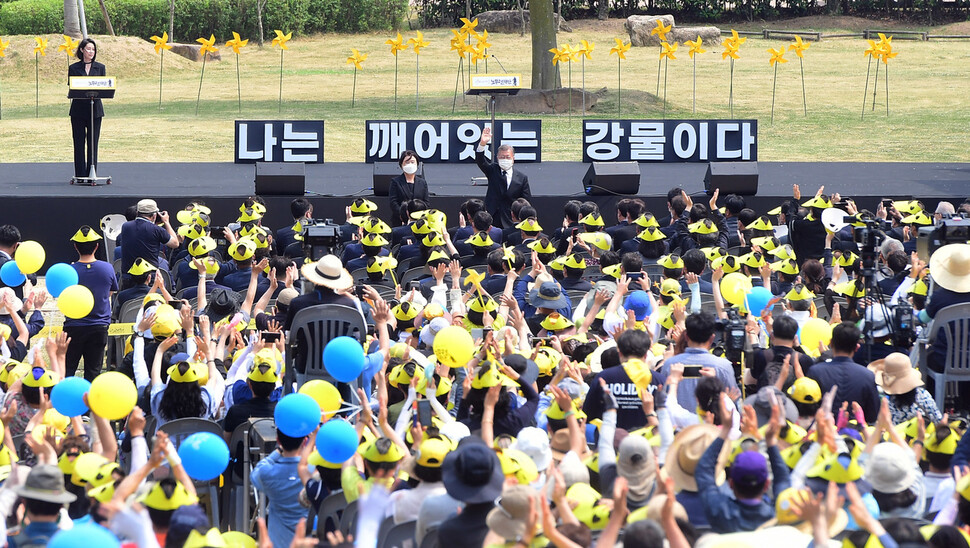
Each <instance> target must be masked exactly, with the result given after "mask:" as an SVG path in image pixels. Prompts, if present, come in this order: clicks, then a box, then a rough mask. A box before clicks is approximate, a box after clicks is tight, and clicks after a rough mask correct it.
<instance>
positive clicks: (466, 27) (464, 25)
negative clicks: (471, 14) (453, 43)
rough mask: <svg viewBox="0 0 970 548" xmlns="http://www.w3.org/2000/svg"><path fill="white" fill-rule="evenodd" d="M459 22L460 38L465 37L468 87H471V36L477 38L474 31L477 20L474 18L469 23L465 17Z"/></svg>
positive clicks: (476, 33) (476, 32)
mask: <svg viewBox="0 0 970 548" xmlns="http://www.w3.org/2000/svg"><path fill="white" fill-rule="evenodd" d="M459 20H460V21H461V29H460V30H461V34H462V36H464V37H465V45H466V46H467V47H466V48H465V55H466V56H467V57H468V59H467V65H468V87H471V85H472V58H471V54H472V52H473V51H474V50H472V37H473V36H474V37H477V36H478V31H476V30H475V27H477V26H478V18H477V17H476V18H475V19H472V20H471V21H469V20H468V18H467V17H462V18H460V19H459Z"/></svg>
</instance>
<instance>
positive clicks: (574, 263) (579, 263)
mask: <svg viewBox="0 0 970 548" xmlns="http://www.w3.org/2000/svg"><path fill="white" fill-rule="evenodd" d="M562 264H563V266H565V267H566V268H577V269H583V268H586V259H584V258H583V257H582V255H579V254H578V253H573V254H572V255H569V256H568V257H566V260H565V261H563V263H562Z"/></svg>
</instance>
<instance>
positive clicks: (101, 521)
mask: <svg viewBox="0 0 970 548" xmlns="http://www.w3.org/2000/svg"><path fill="white" fill-rule="evenodd" d="M91 519H92V520H94V522H95V523H97V524H98V525H103V526H105V527H107V523H108V518H106V517H104V516H103V515H101V502H100V501H94V503H93V504H92V505H91Z"/></svg>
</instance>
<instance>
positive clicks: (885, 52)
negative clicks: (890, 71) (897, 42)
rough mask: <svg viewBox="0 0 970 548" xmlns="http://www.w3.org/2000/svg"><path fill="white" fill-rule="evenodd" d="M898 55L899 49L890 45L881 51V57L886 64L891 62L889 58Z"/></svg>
mask: <svg viewBox="0 0 970 548" xmlns="http://www.w3.org/2000/svg"><path fill="white" fill-rule="evenodd" d="M897 55H899V52H898V51H893V48H892V46H890V47H888V48H886V49H883V50H882V51H881V52H880V53H879V57H880V58H881V59H882V62H883V64H884V65H888V64H889V60H890V59H892V58H894V57H896V56H897Z"/></svg>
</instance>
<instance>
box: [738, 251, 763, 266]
mask: <svg viewBox="0 0 970 548" xmlns="http://www.w3.org/2000/svg"><path fill="white" fill-rule="evenodd" d="M739 260H740V261H741V264H743V265H745V266H747V267H750V268H761V267H763V266H764V265H765V264H767V263H765V257H764V255H762V254H761V252H760V251H752V252H750V253H745V254H744V255H741V257H740V258H739Z"/></svg>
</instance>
